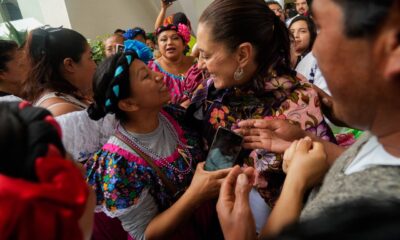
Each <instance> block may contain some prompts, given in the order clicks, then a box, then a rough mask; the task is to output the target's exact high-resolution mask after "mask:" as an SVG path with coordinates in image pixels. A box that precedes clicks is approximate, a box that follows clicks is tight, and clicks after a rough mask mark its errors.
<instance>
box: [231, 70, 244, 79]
mask: <svg viewBox="0 0 400 240" xmlns="http://www.w3.org/2000/svg"><path fill="white" fill-rule="evenodd" d="M243 74H244V71H243V68H241V67H238V68H237V69H236V71H235V73H234V74H233V78H234V79H235V80H236V81H240V80H242V78H243Z"/></svg>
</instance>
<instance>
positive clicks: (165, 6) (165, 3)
mask: <svg viewBox="0 0 400 240" xmlns="http://www.w3.org/2000/svg"><path fill="white" fill-rule="evenodd" d="M171 5H172V2H167V1H165V0H161V9H167V8H168V7H169V6H171Z"/></svg>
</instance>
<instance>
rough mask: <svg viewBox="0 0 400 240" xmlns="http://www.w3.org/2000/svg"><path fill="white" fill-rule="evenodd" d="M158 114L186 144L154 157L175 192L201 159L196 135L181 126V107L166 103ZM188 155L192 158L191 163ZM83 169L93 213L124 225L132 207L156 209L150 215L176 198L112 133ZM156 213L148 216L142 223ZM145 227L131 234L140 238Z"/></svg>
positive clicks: (179, 189)
mask: <svg viewBox="0 0 400 240" xmlns="http://www.w3.org/2000/svg"><path fill="white" fill-rule="evenodd" d="M161 114H162V116H164V117H165V119H167V121H168V122H169V123H171V125H172V126H173V129H174V130H175V131H176V133H177V135H178V138H179V140H180V141H181V142H182V143H183V144H184V145H185V146H181V145H180V144H178V145H177V146H176V148H175V150H173V151H172V154H170V155H169V156H167V157H161V158H160V159H154V163H155V164H156V165H157V166H158V167H159V169H160V170H161V171H162V172H163V173H164V174H165V176H166V177H167V178H168V180H169V181H170V182H171V183H172V184H173V185H175V186H176V188H177V189H178V191H181V190H185V189H186V188H187V187H188V186H189V184H190V182H191V180H192V177H193V172H194V171H186V172H185V170H186V169H188V167H190V168H191V169H193V170H194V167H195V165H196V164H197V163H198V161H200V160H202V159H203V155H202V152H201V150H200V149H201V148H200V146H199V143H200V142H199V141H198V140H199V137H198V135H196V133H194V132H193V131H189V130H188V129H187V128H186V127H185V126H184V125H183V122H182V121H183V116H184V112H183V110H182V109H181V108H179V107H177V106H168V107H165V108H164V110H163V111H161ZM190 157H192V159H193V161H192V162H191V163H192V164H191V166H190V165H189V163H190ZM85 168H86V170H87V175H86V179H87V182H88V184H89V185H91V186H92V187H93V188H94V190H95V193H96V198H97V206H96V212H100V211H102V212H104V213H106V214H107V215H108V216H110V217H119V218H120V220H121V221H122V225H123V226H124V220H125V219H127V218H128V216H127V215H132V214H127V213H132V212H133V211H134V210H135V211H136V214H142V213H141V212H140V211H142V212H143V211H146V210H149V209H155V210H156V212H154V211H153V214H155V215H156V214H157V213H158V212H160V211H163V210H165V209H167V208H168V207H170V206H171V205H172V204H173V203H174V201H175V199H174V197H173V196H172V193H171V192H169V190H168V188H167V187H166V186H165V185H164V183H163V181H162V180H161V179H160V178H159V176H158V174H157V173H156V172H155V170H154V169H153V168H152V167H151V166H149V165H148V164H147V162H146V161H145V160H144V159H142V158H140V157H139V156H138V155H137V154H136V153H135V152H134V151H133V150H132V149H131V148H129V146H127V145H126V144H124V143H123V142H122V141H120V140H119V139H118V138H116V137H115V136H112V137H111V138H110V139H109V141H108V142H107V143H106V144H105V145H104V146H103V147H102V148H101V150H99V151H98V152H97V153H95V154H94V156H93V157H92V158H90V159H89V160H88V161H87V163H86V164H85ZM176 170H178V171H176ZM149 197H150V199H149ZM150 202H151V203H155V206H154V204H150V205H151V206H149V204H148V203H150ZM138 211H139V212H138ZM146 214H147V215H148V213H143V215H142V216H144V215H146ZM155 215H152V216H147V222H146V224H145V225H147V224H148V223H149V221H150V220H151V219H152V218H153V217H154V216H155ZM128 219H131V218H128ZM139 220H140V219H139ZM129 227H131V226H124V228H125V230H126V231H128V232H130V233H132V231H130V229H129ZM145 227H146V226H144V227H143V228H142V231H141V232H140V233H138V235H136V234H135V235H134V236H136V238H141V237H142V236H143V234H144V230H145ZM127 228H128V229H127Z"/></svg>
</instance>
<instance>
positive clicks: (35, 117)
mask: <svg viewBox="0 0 400 240" xmlns="http://www.w3.org/2000/svg"><path fill="white" fill-rule="evenodd" d="M24 104H28V103H27V102H22V103H21V102H0V152H1V153H2V157H1V160H0V173H1V174H4V175H7V176H10V177H14V178H22V179H25V180H29V181H37V176H36V172H35V160H36V159H37V158H38V157H42V156H46V155H47V152H48V146H49V144H52V145H54V146H55V147H56V148H57V149H58V150H59V151H60V152H61V154H63V155H64V156H65V149H64V146H63V144H62V142H61V138H60V135H59V132H58V130H57V128H56V127H55V126H54V125H53V124H51V123H49V122H48V121H45V119H46V118H47V117H51V116H52V115H51V113H50V112H49V111H47V110H46V109H43V108H39V107H31V106H23V105H24ZM53 121H54V122H55V120H54V119H53Z"/></svg>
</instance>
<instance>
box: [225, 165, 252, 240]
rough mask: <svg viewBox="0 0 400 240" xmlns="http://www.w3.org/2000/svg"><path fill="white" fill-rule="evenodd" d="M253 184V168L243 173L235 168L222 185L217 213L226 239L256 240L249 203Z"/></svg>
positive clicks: (238, 168)
mask: <svg viewBox="0 0 400 240" xmlns="http://www.w3.org/2000/svg"><path fill="white" fill-rule="evenodd" d="M253 182H254V169H253V168H251V167H249V168H246V169H245V170H244V171H242V170H241V169H240V167H239V166H235V167H234V168H233V169H232V170H231V172H230V173H229V174H228V176H227V177H226V178H225V180H224V182H223V183H222V186H221V190H220V194H219V199H218V202H217V212H218V218H219V221H220V224H221V227H222V231H223V233H224V237H225V239H256V228H255V222H254V218H253V214H252V212H251V209H250V203H249V193H250V191H251V188H252V186H253Z"/></svg>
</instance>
